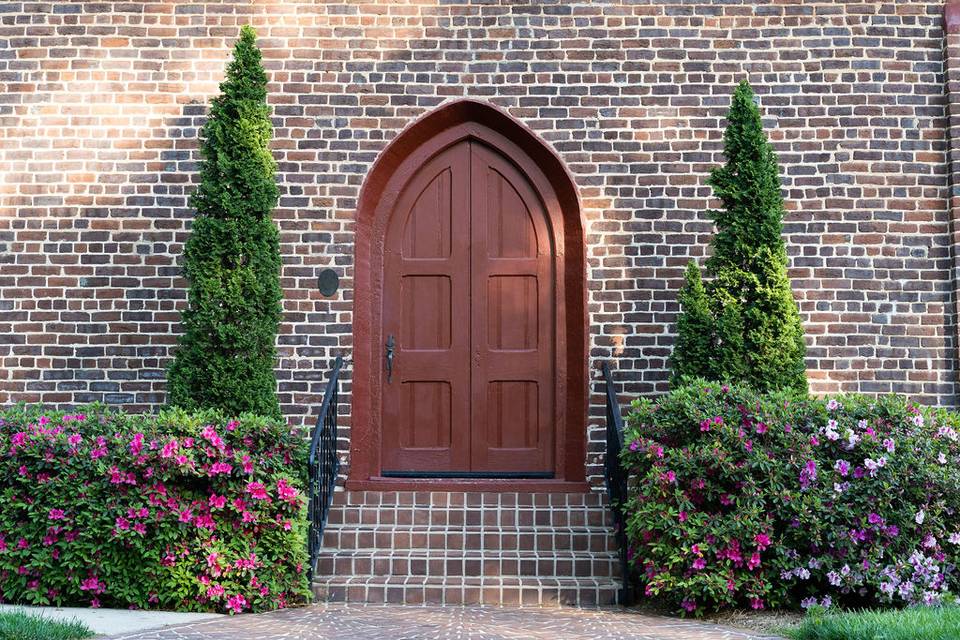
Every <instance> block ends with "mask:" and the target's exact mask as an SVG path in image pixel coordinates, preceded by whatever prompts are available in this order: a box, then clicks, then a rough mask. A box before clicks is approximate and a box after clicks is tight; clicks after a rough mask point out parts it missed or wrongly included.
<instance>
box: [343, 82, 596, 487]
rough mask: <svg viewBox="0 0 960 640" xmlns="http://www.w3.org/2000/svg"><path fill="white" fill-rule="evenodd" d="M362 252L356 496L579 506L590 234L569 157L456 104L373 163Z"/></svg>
mask: <svg viewBox="0 0 960 640" xmlns="http://www.w3.org/2000/svg"><path fill="white" fill-rule="evenodd" d="M356 241H357V245H356V267H355V269H356V270H355V301H354V314H355V319H354V341H355V346H354V367H355V377H354V380H355V382H354V388H353V419H352V426H351V461H350V469H351V471H350V478H349V480H348V486H349V487H352V488H357V489H363V488H378V489H381V488H388V487H390V488H396V489H424V490H426V489H428V488H434V489H436V488H441V487H447V486H451V485H452V486H457V487H464V486H466V487H469V488H477V487H481V488H484V489H497V488H499V489H504V490H508V489H511V488H516V487H518V486H523V487H529V486H530V483H531V482H533V483H536V484H539V485H541V486H542V488H543V490H567V489H569V490H582V488H583V484H584V483H583V480H584V463H585V460H584V440H585V417H586V391H587V390H586V375H585V374H586V361H585V349H586V345H585V313H584V311H585V303H584V299H585V298H584V268H583V255H584V252H583V231H582V225H581V222H580V214H579V207H578V203H577V197H576V191H575V189H574V186H573V183H572V181H571V179H570V177H569V174H568V173H567V172H566V170H565V168H564V167H563V165H562V163H561V162H560V160H559V158H558V157H557V156H556V155H555V154H553V152H552V151H551V150H550V149H549V148H548V147H547V146H546V145H544V143H543V142H542V141H540V140H539V139H538V138H537V137H536V136H535V135H534V134H533V133H532V132H530V131H529V130H528V129H526V127H524V126H523V125H521V124H520V123H518V122H517V121H515V120H513V119H512V118H511V117H510V116H508V115H507V114H505V113H503V112H502V111H500V110H499V109H496V108H494V107H492V106H490V105H487V104H485V103H482V102H478V101H474V100H461V101H456V102H453V103H449V104H447V105H445V106H443V107H440V108H439V109H437V110H435V111H433V112H431V113H430V114H428V115H427V116H425V117H423V118H421V119H420V120H418V121H417V122H415V123H414V124H413V125H411V126H410V127H409V128H408V129H407V130H405V131H404V132H402V133H401V134H400V135H399V136H398V137H397V138H396V139H395V140H394V141H393V142H391V144H390V145H389V146H388V147H387V148H386V149H385V150H384V151H383V153H382V154H381V155H380V157H379V158H378V159H377V162H376V163H375V165H374V167H373V169H372V170H371V172H370V174H369V175H368V176H367V179H366V181H365V183H364V187H363V190H362V192H361V197H360V202H359V206H358V210H357V231H356Z"/></svg>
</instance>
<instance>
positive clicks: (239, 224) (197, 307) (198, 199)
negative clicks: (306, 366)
mask: <svg viewBox="0 0 960 640" xmlns="http://www.w3.org/2000/svg"><path fill="white" fill-rule="evenodd" d="M220 92H221V93H220V95H219V96H217V97H216V98H214V99H213V101H212V104H211V107H210V115H209V118H208V119H207V122H206V124H204V126H203V129H202V130H201V138H202V143H201V149H200V152H201V156H202V162H201V166H200V181H201V182H200V186H199V188H198V189H197V191H196V193H194V194H193V197H192V198H191V205H192V206H193V207H194V208H195V209H196V211H197V217H196V219H195V220H194V223H193V229H192V231H191V234H190V238H189V239H188V240H187V243H186V247H185V251H184V257H185V273H186V277H187V280H188V281H189V284H190V290H189V294H188V306H187V308H186V310H185V311H184V312H183V324H184V329H185V331H184V335H183V336H182V338H181V340H180V346H179V349H178V350H177V353H176V358H175V359H174V361H173V363H172V365H171V366H170V370H169V376H168V391H169V402H170V404H171V405H173V406H177V407H182V408H184V409H199V408H215V409H220V410H222V411H224V412H226V413H228V414H232V415H236V414H239V413H241V412H244V411H249V412H251V413H256V414H260V415H265V416H279V415H280V406H279V403H278V402H277V395H276V387H277V380H276V376H275V374H274V365H275V363H276V358H277V355H276V345H275V343H276V335H277V327H278V325H279V323H280V316H281V296H282V292H281V289H280V239H279V234H278V233H277V228H276V226H275V225H274V223H273V221H272V220H271V218H270V212H271V210H272V209H273V207H274V206H275V205H276V203H277V197H278V193H279V192H278V189H277V185H276V182H275V181H274V171H275V170H276V163H275V162H274V160H273V156H271V155H270V149H269V143H270V134H271V125H270V111H269V108H268V107H267V75H266V73H265V72H264V69H263V65H262V64H261V62H260V50H259V49H257V46H256V33H255V32H254V30H253V29H252V28H251V27H249V26H245V27H243V28H242V30H241V32H240V40H239V41H238V42H237V44H236V46H235V47H234V50H233V60H232V61H231V62H230V64H229V66H228V67H227V77H226V80H225V81H224V82H223V83H221V84H220Z"/></svg>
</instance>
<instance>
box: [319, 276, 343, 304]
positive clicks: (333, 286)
mask: <svg viewBox="0 0 960 640" xmlns="http://www.w3.org/2000/svg"><path fill="white" fill-rule="evenodd" d="M339 286H340V276H338V275H337V272H336V271H334V270H333V269H324V270H323V271H321V272H320V275H318V276H317V288H318V289H320V294H321V295H323V296H326V297H328V298H329V297H330V296H332V295H333V294H335V293H336V292H337V288H338V287H339Z"/></svg>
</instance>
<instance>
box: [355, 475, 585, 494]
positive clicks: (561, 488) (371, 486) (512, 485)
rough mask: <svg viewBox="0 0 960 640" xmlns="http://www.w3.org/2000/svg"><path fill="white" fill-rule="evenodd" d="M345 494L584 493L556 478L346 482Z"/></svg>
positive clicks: (577, 484) (578, 485)
mask: <svg viewBox="0 0 960 640" xmlns="http://www.w3.org/2000/svg"><path fill="white" fill-rule="evenodd" d="M346 488H347V491H453V492H456V491H464V492H467V491H469V492H485V493H586V492H588V491H590V485H589V484H587V483H586V482H585V481H579V482H577V481H572V482H571V481H568V480H557V479H555V478H549V479H546V478H544V479H541V478H527V479H518V478H389V477H384V476H373V477H371V478H364V479H352V478H348V479H347V483H346Z"/></svg>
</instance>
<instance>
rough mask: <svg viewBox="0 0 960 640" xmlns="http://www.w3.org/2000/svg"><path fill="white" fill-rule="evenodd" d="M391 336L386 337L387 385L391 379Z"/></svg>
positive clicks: (392, 344) (392, 345) (392, 343)
mask: <svg viewBox="0 0 960 640" xmlns="http://www.w3.org/2000/svg"><path fill="white" fill-rule="evenodd" d="M393 347H394V342H393V335H392V334H391V335H389V336H387V384H390V380H391V379H392V378H393Z"/></svg>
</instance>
